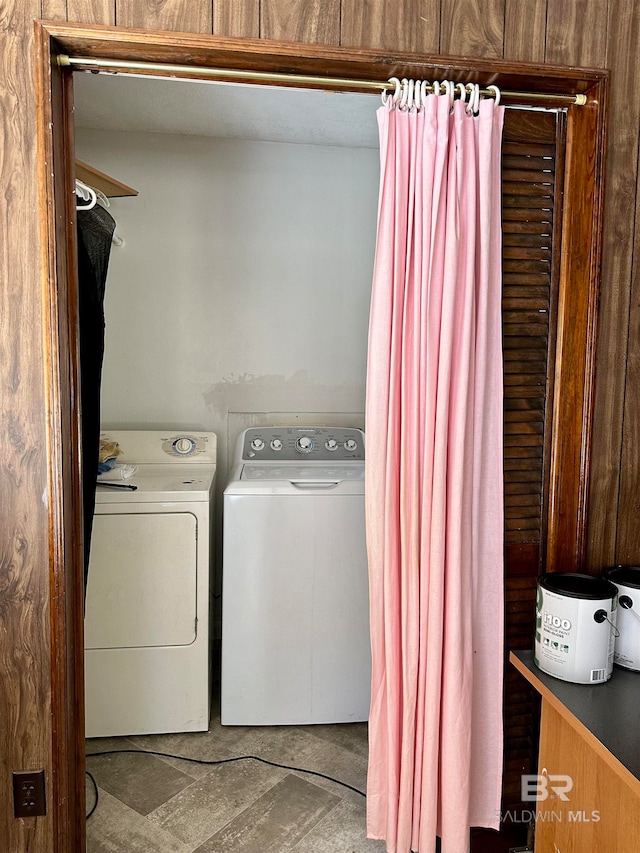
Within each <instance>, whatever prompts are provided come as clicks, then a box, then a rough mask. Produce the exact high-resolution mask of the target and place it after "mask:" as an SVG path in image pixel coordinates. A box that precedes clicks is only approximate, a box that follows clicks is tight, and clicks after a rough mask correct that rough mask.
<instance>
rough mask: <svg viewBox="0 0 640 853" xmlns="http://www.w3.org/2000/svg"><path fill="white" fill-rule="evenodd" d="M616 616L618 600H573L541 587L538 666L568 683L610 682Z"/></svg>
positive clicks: (538, 602)
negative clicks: (616, 602) (616, 601)
mask: <svg viewBox="0 0 640 853" xmlns="http://www.w3.org/2000/svg"><path fill="white" fill-rule="evenodd" d="M615 616H616V614H615V598H614V599H604V600H594V599H586V598H579V597H572V596H567V595H563V594H562V593H559V592H554V591H552V590H548V589H544V588H543V587H542V586H540V585H538V598H537V606H536V636H535V662H536V665H537V666H538V667H539V668H540V669H541V670H542V671H543V672H546V673H548V674H549V675H554V676H555V677H556V678H561V679H563V680H565V681H572V682H576V683H579V684H598V683H600V682H603V681H607V680H608V679H609V678H610V677H611V672H612V670H613V651H614V643H615V637H614V634H613V626H614V625H615Z"/></svg>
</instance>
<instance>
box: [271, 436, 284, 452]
mask: <svg viewBox="0 0 640 853" xmlns="http://www.w3.org/2000/svg"><path fill="white" fill-rule="evenodd" d="M271 449H272V450H282V442H281V441H280V439H279V438H274V439H273V440H272V442H271Z"/></svg>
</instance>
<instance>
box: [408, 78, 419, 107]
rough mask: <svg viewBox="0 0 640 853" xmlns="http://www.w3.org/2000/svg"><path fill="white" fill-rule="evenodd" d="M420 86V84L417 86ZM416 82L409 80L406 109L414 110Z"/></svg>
mask: <svg viewBox="0 0 640 853" xmlns="http://www.w3.org/2000/svg"><path fill="white" fill-rule="evenodd" d="M418 85H420V84H418ZM415 96H416V81H415V80H409V94H408V96H407V109H408V110H414V109H417V108H416V97H415Z"/></svg>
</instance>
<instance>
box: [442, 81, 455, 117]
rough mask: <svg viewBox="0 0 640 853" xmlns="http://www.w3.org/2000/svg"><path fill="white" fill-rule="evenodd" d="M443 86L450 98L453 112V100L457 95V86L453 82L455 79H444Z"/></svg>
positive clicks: (450, 108) (450, 106) (450, 107)
mask: <svg viewBox="0 0 640 853" xmlns="http://www.w3.org/2000/svg"><path fill="white" fill-rule="evenodd" d="M442 87H443V89H444V93H445V95H447V97H448V98H449V112H451V110H452V109H453V101H454V98H455V96H456V87H455V86H454V84H453V80H443V81H442Z"/></svg>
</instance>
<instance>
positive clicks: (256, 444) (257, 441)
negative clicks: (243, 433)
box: [251, 438, 264, 450]
mask: <svg viewBox="0 0 640 853" xmlns="http://www.w3.org/2000/svg"><path fill="white" fill-rule="evenodd" d="M263 447H264V441H263V440H262V439H261V438H254V439H252V440H251V449H252V450H262V448H263Z"/></svg>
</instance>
